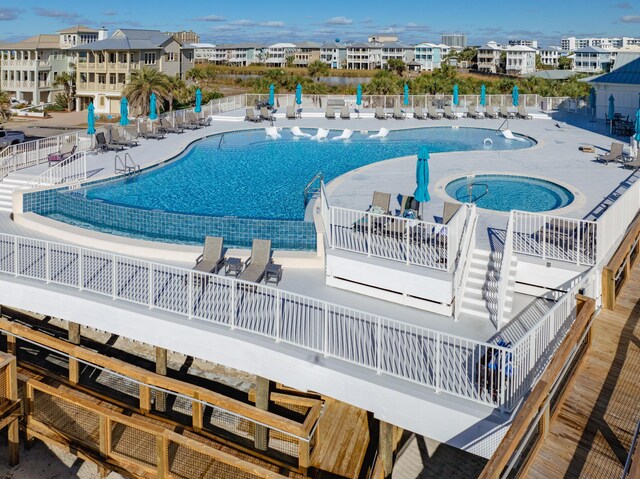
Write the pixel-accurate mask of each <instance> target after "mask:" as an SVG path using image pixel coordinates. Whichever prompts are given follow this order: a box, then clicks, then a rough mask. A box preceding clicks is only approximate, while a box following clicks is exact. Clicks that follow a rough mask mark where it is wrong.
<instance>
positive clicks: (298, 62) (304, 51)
mask: <svg viewBox="0 0 640 479" xmlns="http://www.w3.org/2000/svg"><path fill="white" fill-rule="evenodd" d="M318 60H320V44H319V43H316V42H302V43H299V44H298V48H296V51H295V52H294V54H293V64H294V65H295V66H297V67H306V66H308V65H309V63H313V62H315V61H318Z"/></svg>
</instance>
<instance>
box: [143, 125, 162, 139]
mask: <svg viewBox="0 0 640 479" xmlns="http://www.w3.org/2000/svg"><path fill="white" fill-rule="evenodd" d="M140 136H141V137H142V138H144V139H146V140H150V139H154V138H155V139H156V140H162V139H163V138H164V133H160V132H158V133H155V132H153V131H149V128H147V123H146V122H142V123H140Z"/></svg>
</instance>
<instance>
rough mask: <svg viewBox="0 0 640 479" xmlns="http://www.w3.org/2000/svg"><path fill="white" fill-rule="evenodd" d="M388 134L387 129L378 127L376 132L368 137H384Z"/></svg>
mask: <svg viewBox="0 0 640 479" xmlns="http://www.w3.org/2000/svg"><path fill="white" fill-rule="evenodd" d="M388 134H389V130H387V129H386V128H380V131H379V132H378V133H374V134H373V135H369V138H380V139H382V138H385V137H386V136H387V135H388Z"/></svg>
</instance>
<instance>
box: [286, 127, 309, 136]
mask: <svg viewBox="0 0 640 479" xmlns="http://www.w3.org/2000/svg"><path fill="white" fill-rule="evenodd" d="M290 130H291V134H292V135H293V136H294V137H296V138H311V135H310V134H309V133H305V132H304V131H302V130H301V129H300V127H299V126H293V127H291V128H290Z"/></svg>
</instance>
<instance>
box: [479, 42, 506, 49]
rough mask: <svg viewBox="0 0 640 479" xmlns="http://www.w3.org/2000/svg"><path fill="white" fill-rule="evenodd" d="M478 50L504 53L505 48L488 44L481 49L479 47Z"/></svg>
mask: <svg viewBox="0 0 640 479" xmlns="http://www.w3.org/2000/svg"><path fill="white" fill-rule="evenodd" d="M478 50H491V51H502V50H504V48H503V47H501V46H500V45H498V44H496V43H494V44H490V43H487V44H486V45H482V46H481V47H479V48H478Z"/></svg>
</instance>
